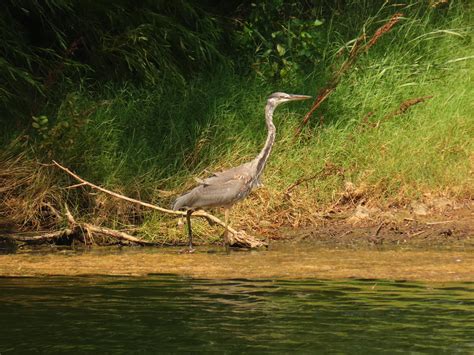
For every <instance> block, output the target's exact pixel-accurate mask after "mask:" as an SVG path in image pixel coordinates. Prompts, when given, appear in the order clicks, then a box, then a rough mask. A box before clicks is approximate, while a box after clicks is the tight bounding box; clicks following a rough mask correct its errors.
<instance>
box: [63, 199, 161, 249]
mask: <svg viewBox="0 0 474 355" xmlns="http://www.w3.org/2000/svg"><path fill="white" fill-rule="evenodd" d="M64 209H65V214H66V218H67V221H68V223H69V226H70V227H71V229H73V230H74V229H77V228H80V229H82V230H85V231H86V232H88V233H98V234H103V235H107V236H110V237H113V238H116V239H121V240H125V241H127V242H132V243H136V244H140V245H155V244H156V243H153V242H148V241H146V240H142V239H139V238H137V237H134V236H132V235H130V234H127V233H125V232H121V231H118V230H115V229H110V228H106V227H100V226H95V225H93V224H90V223H85V222H84V223H79V222H76V220H75V219H74V217H73V216H72V213H71V211H69V208H68V207H67V205H66V206H64Z"/></svg>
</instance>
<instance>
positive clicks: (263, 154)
mask: <svg viewBox="0 0 474 355" xmlns="http://www.w3.org/2000/svg"><path fill="white" fill-rule="evenodd" d="M274 110H275V106H274V105H271V104H269V103H267V106H266V107H265V122H266V124H267V130H268V134H267V140H266V142H265V145H264V146H263V148H262V150H261V151H260V154H258V155H257V158H256V161H257V174H256V176H257V179H258V178H259V177H260V175H261V174H262V172H263V169H264V168H265V164H266V163H267V160H268V157H269V156H270V153H271V151H272V147H273V142H275V133H276V128H275V125H274V124H273V111H274Z"/></svg>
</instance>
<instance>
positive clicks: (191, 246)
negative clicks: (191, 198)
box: [186, 210, 193, 250]
mask: <svg viewBox="0 0 474 355" xmlns="http://www.w3.org/2000/svg"><path fill="white" fill-rule="evenodd" d="M192 213H193V211H192V210H188V211H186V222H187V224H188V238H189V250H192V249H193V230H192V228H191V215H192Z"/></svg>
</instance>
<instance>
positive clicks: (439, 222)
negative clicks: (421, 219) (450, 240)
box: [425, 221, 452, 226]
mask: <svg viewBox="0 0 474 355" xmlns="http://www.w3.org/2000/svg"><path fill="white" fill-rule="evenodd" d="M451 222H452V221H436V222H426V223H425V224H427V225H429V226H434V225H437V224H446V223H451Z"/></svg>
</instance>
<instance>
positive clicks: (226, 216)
mask: <svg viewBox="0 0 474 355" xmlns="http://www.w3.org/2000/svg"><path fill="white" fill-rule="evenodd" d="M229 213H230V208H226V209H225V210H224V225H225V230H224V246H225V247H226V249H227V248H228V247H229V229H228V227H229Z"/></svg>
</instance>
